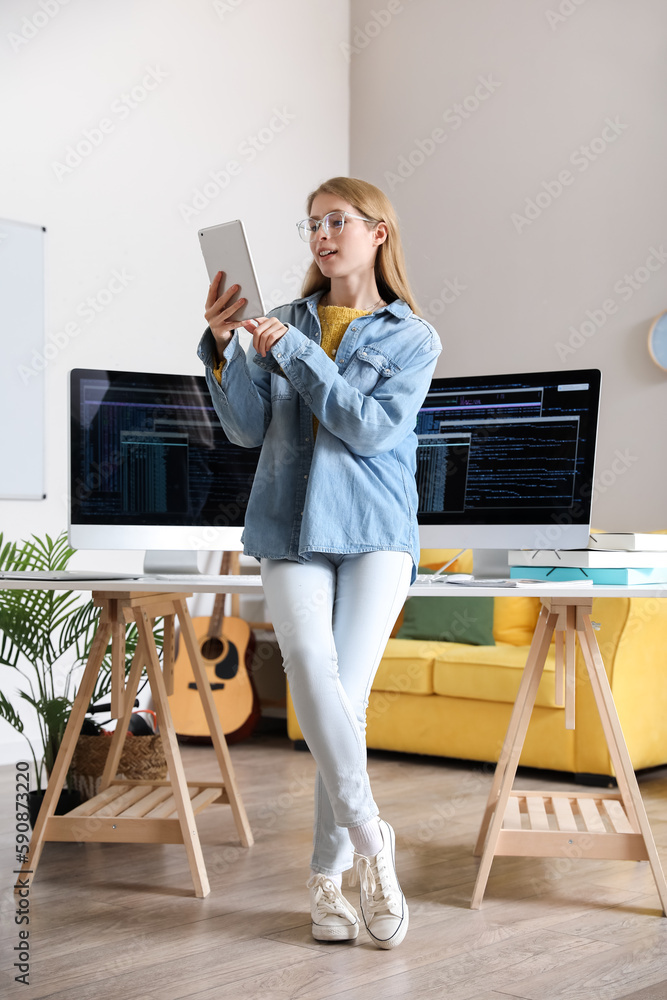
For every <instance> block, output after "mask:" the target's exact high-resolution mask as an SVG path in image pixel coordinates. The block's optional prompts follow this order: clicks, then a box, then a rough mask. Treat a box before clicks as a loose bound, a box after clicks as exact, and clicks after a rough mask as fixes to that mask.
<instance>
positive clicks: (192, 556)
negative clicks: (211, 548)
mask: <svg viewBox="0 0 667 1000" xmlns="http://www.w3.org/2000/svg"><path fill="white" fill-rule="evenodd" d="M197 555H198V552H197V550H196V549H146V555H145V556H144V576H155V575H157V574H162V575H164V574H170V575H171V574H176V573H182V574H184V575H187V576H199V575H200V573H201V570H200V569H199V565H198V562H197Z"/></svg>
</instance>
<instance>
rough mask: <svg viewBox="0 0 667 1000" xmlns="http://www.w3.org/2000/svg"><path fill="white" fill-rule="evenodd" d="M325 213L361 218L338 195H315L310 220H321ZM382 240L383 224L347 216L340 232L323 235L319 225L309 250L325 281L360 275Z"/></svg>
mask: <svg viewBox="0 0 667 1000" xmlns="http://www.w3.org/2000/svg"><path fill="white" fill-rule="evenodd" d="M329 212H350V213H351V214H352V215H363V212H359V211H357V209H355V208H354V206H353V205H350V203H349V202H347V201H345V200H344V199H343V198H340V197H338V195H335V194H324V193H323V194H318V195H317V196H316V198H315V199H314V200H313V204H312V206H311V209H310V218H312V219H323V218H324V216H325V215H328V214H329ZM386 238H387V227H386V225H385V224H384V223H383V222H380V223H378V225H377V226H375V227H373V226H369V225H368V223H367V222H362V221H361V219H351V218H349V216H348V217H346V218H345V223H344V225H343V229H342V232H340V233H337V234H335V233H334V232H333V231H332V232H331V233H330V234H329V235H327V234H326V232H325V231H324V226H320V227H319V229H318V230H317V235H316V237H315V239H314V240H313V242H312V243H311V244H310V249H311V253H312V254H313V257H314V258H315V261H316V263H317V266H318V267H319V269H320V271H321V272H322V274H323V275H325V276H326V277H327V278H344V277H348V276H352V275H359V276H361V275H363V274H367V272H368V271H369V270H372V269H373V266H374V264H375V255H376V253H377V248H378V246H379V245H380V243H384V241H385V239H386Z"/></svg>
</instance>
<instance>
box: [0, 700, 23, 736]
mask: <svg viewBox="0 0 667 1000" xmlns="http://www.w3.org/2000/svg"><path fill="white" fill-rule="evenodd" d="M0 718H2V719H4V720H5V722H8V723H9V725H10V726H12V727H13V728H14V729H15V730H16V731H17V732H18V733H22V732H23V722H22V721H21V717H20V715H19V714H18V712H17V711H16V709H15V708H14V706H13V705H11V704H10V703H9V702H8V701H7V699H6V698H5V696H4V694H3V693H2V691H0Z"/></svg>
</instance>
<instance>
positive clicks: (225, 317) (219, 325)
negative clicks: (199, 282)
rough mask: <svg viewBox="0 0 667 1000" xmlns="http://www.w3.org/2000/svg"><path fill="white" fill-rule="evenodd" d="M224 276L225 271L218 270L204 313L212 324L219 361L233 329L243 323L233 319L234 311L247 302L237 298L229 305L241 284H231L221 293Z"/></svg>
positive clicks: (210, 287) (210, 288)
mask: <svg viewBox="0 0 667 1000" xmlns="http://www.w3.org/2000/svg"><path fill="white" fill-rule="evenodd" d="M224 277H225V274H224V271H218V273H217V274H216V276H215V278H214V279H213V281H212V282H211V284H210V286H209V289H208V297H207V299H206V311H205V313H204V317H205V319H206V322H207V323H208V325H209V326H210V328H211V333H212V334H213V338H214V340H215V346H216V348H217V351H218V361H222V352H223V351H224V349H225V348H226V347H227V344H228V343H229V342H230V340H231V339H232V334H233V331H234V330H235V329H236V328H237V327H239V326H240V325H241V322H240V321H239V320H235V319H233V316H234V313H236V312H238V310H239V309H240V308H241V307H242V306H244V305H245V303H246V300H245V299H237V300H236V301H235V302H234V303H232V305H229V300H230V299H232V298H233V297H234V295H235V294H236V292H238V291H239V289H240V286H239V285H231V286H230V287H229V288H228V289H227V291H225V292H223V293H222V294H221V295H219V294H218V293H219V290H220V287H221V286H222V283H223V280H224Z"/></svg>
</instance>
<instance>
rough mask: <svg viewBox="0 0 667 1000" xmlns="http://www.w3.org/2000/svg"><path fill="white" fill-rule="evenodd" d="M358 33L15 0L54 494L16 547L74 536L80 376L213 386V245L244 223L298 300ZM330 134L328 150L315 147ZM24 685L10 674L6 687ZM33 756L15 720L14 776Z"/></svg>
mask: <svg viewBox="0 0 667 1000" xmlns="http://www.w3.org/2000/svg"><path fill="white" fill-rule="evenodd" d="M348 25H349V5H348V3H346V2H339V0H336V2H334V3H331V2H327V0H283V2H281V3H280V4H277V3H274V2H272V0H218V2H213V0H188V2H187V3H186V2H185V0H180V2H179V0H96V2H95V3H84V2H83V0H70V2H69V3H63V2H62V0H61V2H58V0H34V2H26V0H4V2H3V3H2V5H1V6H0V50H1V51H2V59H1V60H0V88H1V90H2V93H3V94H4V95H5V99H4V100H3V101H2V105H1V106H0V136H2V149H3V155H2V156H1V157H0V218H1V217H4V218H9V219H18V220H23V221H27V222H35V223H39V224H41V225H45V226H46V227H47V230H48V232H47V278H46V300H47V337H48V338H49V342H50V343H51V344H54V343H55V345H56V346H55V347H54V346H52V347H50V348H49V351H48V353H49V355H54V356H52V357H50V359H49V360H48V363H47V366H46V372H45V377H46V394H47V429H46V448H47V463H46V475H47V491H48V497H47V499H46V500H45V501H44V502H35V503H18V502H11V501H0V531H2V532H4V534H5V538H10V539H15V538H21V537H26V536H28V535H29V534H31V533H32V532H35V533H38V534H42V533H44V532H46V531H48V532H56V533H57V532H58V531H60V530H61V529H63V528H65V527H66V525H67V506H66V492H67V433H68V427H67V399H66V388H67V376H68V372H69V370H70V369H71V368H76V367H91V368H105V367H109V368H118V369H130V370H136V371H165V372H186V373H200V372H201V364H200V362H199V361H198V359H197V357H196V353H195V351H196V347H197V343H198V340H199V337H200V335H201V332H202V331H203V329H204V327H205V321H204V319H203V311H204V300H205V298H206V293H207V277H206V270H205V267H204V262H203V259H202V258H201V254H200V250H199V243H198V239H197V230H198V228H200V227H201V226H208V225H213V224H215V223H217V222H222V221H226V220H227V219H234V218H242V219H243V220H244V221H245V223H246V226H247V230H248V233H249V237H250V240H251V242H252V246H253V251H254V256H255V261H256V264H257V267H258V271H259V275H260V280H261V282H262V285H263V289H264V291H265V293H266V297H267V299H268V300H269V301H270V303H271V304H272V305H277V304H278V303H279V302H281V301H288V300H289V299H291V298H294V297H295V295H296V294H297V292H298V289H299V288H300V276H302V274H303V271H304V269H303V266H302V265H303V261H304V260H306V259H307V258H308V256H309V252H308V248H307V247H306V246H305V244H303V243H302V242H301V241H300V240H299V238H298V235H297V232H296V228H295V225H294V223H295V222H296V221H297V220H298V219H300V218H303V216H304V214H305V209H304V203H305V198H306V195H307V194H308V192H309V191H310V190H312V189H313V187H315V186H316V185H317V184H318V183H319V182H320V181H322V180H324V179H325V178H326V177H329V176H332V175H334V174H339V173H343V174H344V173H347V167H348V162H349V146H348V134H349V110H348V109H349V66H348V63H347V61H346V59H345V58H344V55H343V53H342V50H341V47H340V46H341V43H344V42H345V41H346V40H347V38H348ZM308 53H310V54H311V55H308ZM313 53H314V55H313ZM10 95H11V96H10ZM323 117H324V118H325V119H326V132H327V135H329V136H331V137H332V141H325V140H323V139H322V137H321V133H317V134H316V132H315V126H316V124H317V125H321V123H322V119H323ZM79 144H81V146H80V153H85V154H86V155H81V156H80V162H77V159H76V157H77V155H78V154H77V153H76V148H77V146H79ZM69 147H74V150H75V152H74V153H71V152H70V153H69V156H68V149H69ZM230 161H234V162H235V163H236V164H237V166H236V167H233V168H232V170H234V171H235V173H233V174H232V175H231V176H230V177H229V178H228V180H225V178H224V177H223V176H221V175H220V174H219V172H220V171H224V170H225V169H226V168H227V165H228V164H229V163H230ZM59 165H60V166H59ZM215 173H218V174H219V181H218V182H216V181H214V180H213V178H212V174H215ZM198 191H199V192H200V194H199V195H197V194H196V192H198ZM188 206H189V208H188ZM193 206H194V207H193ZM293 268H294V269H295V272H293V271H292V269H293ZM88 299H92V300H93V301H92V304H90V305H89V304H88V302H87V300H88ZM2 336H3V337H4V336H7V332H6V331H3V332H2ZM0 343H1V341H0ZM34 362H35V359H34V358H32V357H30V356H29V355H28V356H27V357H26V358H25V364H26V365H27V366H30V365H31V364H33V363H34ZM36 363H37V364H38V365H39V364H41V363H42V362H41V361H39V359H38V360H37V362H36ZM18 377H19V375H18V373H17V378H18ZM6 430H7V429H6V428H3V433H6ZM12 432H18V433H20V428H12ZM36 460H38V457H37V456H36ZM142 558H143V553H141V554H140V553H131V554H124V555H118V554H113V553H108V554H102V555H101V556H100V555H99V554H95V555H93V554H89V553H83V552H81V553H78V554H77V555H76V556H75V560H76V562H73V565H79V566H88V565H91V566H93V565H96V564H99V563H98V560H100V559H101V560H103V561H106V563H107V564H108V565H109V566H110V567H112V568H117V567H119V566H123V567H127V568H128V569H129V570H135V569H140V567H141V560H142ZM217 559H218V557H217V556H216V557H215V562H216V565H215V567H212V569H211V571H212V572H215V571H217ZM15 683H16V678H15V675H14V674H13V673H12V672H11V671H10V670H8V669H2V668H0V684H1V685H2V688H3V690H5V691H11V690H12V689H13V688H14V687H15ZM7 743H10V744H11V749H9V750H7V747H6V744H7ZM23 747H24V743H23V741H21V740H20V737H16V736H15V735H14V733H13V730H10V728H9V727H8V726H7V725H6V724H5V723H0V762H2V759H3V757H2V753H3V748H4V750H5V751H6V752H7V753H9V756H8V757H6V759H15V757H16V755H17V754H18V753H19V752H20V751H22V750H23ZM17 748H18V749H17ZM12 754H14V756H12Z"/></svg>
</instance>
